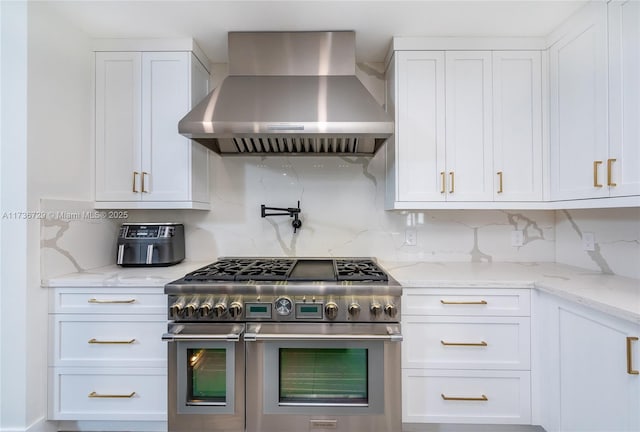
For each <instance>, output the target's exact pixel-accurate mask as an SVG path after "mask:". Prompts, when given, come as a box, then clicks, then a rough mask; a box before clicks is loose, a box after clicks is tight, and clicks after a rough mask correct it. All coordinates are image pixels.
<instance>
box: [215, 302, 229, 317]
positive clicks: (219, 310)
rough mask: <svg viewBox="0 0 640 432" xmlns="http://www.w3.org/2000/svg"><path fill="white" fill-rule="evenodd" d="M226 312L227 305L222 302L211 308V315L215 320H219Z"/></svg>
mask: <svg viewBox="0 0 640 432" xmlns="http://www.w3.org/2000/svg"><path fill="white" fill-rule="evenodd" d="M226 312H227V303H226V302H224V301H221V302H219V303H216V305H215V306H214V307H213V315H214V316H215V317H216V318H220V317H221V316H222V315H224V314H225V313H226Z"/></svg>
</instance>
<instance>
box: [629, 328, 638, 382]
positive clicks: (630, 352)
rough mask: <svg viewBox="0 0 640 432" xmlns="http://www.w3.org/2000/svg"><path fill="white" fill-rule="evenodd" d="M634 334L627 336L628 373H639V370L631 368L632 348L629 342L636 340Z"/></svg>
mask: <svg viewBox="0 0 640 432" xmlns="http://www.w3.org/2000/svg"><path fill="white" fill-rule="evenodd" d="M637 340H638V338H637V337H636V336H627V373H628V374H629V375H640V372H639V371H637V370H634V369H633V352H632V351H633V350H632V347H631V344H632V342H633V341H637Z"/></svg>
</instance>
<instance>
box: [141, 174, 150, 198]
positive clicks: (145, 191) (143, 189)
mask: <svg viewBox="0 0 640 432" xmlns="http://www.w3.org/2000/svg"><path fill="white" fill-rule="evenodd" d="M148 175H149V173H148V172H144V171H142V193H149V191H148V190H146V189H145V187H144V177H145V176H148Z"/></svg>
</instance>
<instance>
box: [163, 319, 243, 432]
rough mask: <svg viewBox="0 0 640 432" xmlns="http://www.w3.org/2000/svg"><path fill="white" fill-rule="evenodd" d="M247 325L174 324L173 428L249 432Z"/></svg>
mask: <svg viewBox="0 0 640 432" xmlns="http://www.w3.org/2000/svg"><path fill="white" fill-rule="evenodd" d="M243 332H244V324H192V323H188V324H171V325H170V327H169V331H168V333H166V334H165V335H163V337H162V338H163V339H164V340H166V341H168V342H169V344H168V345H169V347H168V360H169V361H168V392H169V394H168V401H169V406H168V414H169V416H168V423H169V432H192V431H196V430H198V431H205V430H206V431H212V432H213V431H215V432H222V431H224V432H244V342H242V341H241V340H240V337H241V335H242V333H243Z"/></svg>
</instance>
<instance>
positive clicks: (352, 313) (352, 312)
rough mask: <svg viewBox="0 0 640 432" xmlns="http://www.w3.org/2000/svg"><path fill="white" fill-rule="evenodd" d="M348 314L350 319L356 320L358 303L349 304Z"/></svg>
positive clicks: (358, 312) (358, 310) (358, 311)
mask: <svg viewBox="0 0 640 432" xmlns="http://www.w3.org/2000/svg"><path fill="white" fill-rule="evenodd" d="M348 312H349V315H350V316H351V317H352V318H358V315H360V305H359V304H358V303H351V304H350V305H349V308H348Z"/></svg>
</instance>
